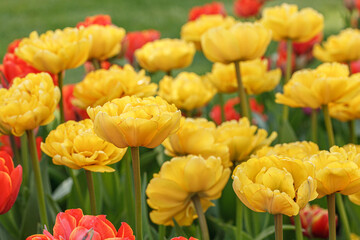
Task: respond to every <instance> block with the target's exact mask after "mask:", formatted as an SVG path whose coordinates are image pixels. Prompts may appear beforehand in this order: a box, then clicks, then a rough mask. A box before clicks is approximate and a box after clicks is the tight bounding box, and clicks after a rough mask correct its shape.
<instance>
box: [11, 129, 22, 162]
mask: <svg viewBox="0 0 360 240" xmlns="http://www.w3.org/2000/svg"><path fill="white" fill-rule="evenodd" d="M9 138H10V144H11V148H12V151H13V153H14V160H15V161H14V162H15V165H19V164H20V153H19V149H18V147H17V146H16V143H15V136H14V135H10V136H9Z"/></svg>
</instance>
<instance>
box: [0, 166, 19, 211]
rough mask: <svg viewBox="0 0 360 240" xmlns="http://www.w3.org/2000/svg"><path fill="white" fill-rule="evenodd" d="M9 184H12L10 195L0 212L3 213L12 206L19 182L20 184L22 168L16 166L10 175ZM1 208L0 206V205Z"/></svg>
mask: <svg viewBox="0 0 360 240" xmlns="http://www.w3.org/2000/svg"><path fill="white" fill-rule="evenodd" d="M11 182H12V189H11V194H10V197H9V199H8V202H7V204H6V205H5V208H4V209H3V210H2V211H4V212H7V211H9V210H10V208H11V207H12V206H13V205H14V203H15V200H16V198H17V196H18V193H19V190H20V186H21V182H22V167H21V166H20V165H18V166H17V167H16V168H15V169H14V171H13V172H12V173H11ZM0 206H1V204H0Z"/></svg>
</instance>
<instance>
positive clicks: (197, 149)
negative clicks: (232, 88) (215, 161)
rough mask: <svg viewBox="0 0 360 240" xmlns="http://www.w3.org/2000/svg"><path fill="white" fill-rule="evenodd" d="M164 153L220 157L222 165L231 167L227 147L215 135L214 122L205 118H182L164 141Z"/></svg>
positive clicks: (173, 155)
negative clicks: (176, 128)
mask: <svg viewBox="0 0 360 240" xmlns="http://www.w3.org/2000/svg"><path fill="white" fill-rule="evenodd" d="M163 145H164V147H165V153H166V154H167V155H169V156H172V157H175V156H184V155H188V154H192V155H201V156H203V157H205V158H207V157H210V156H215V157H220V158H221V160H222V164H223V166H224V167H231V166H232V163H231V162H230V159H229V149H228V147H227V146H226V144H224V143H220V142H219V141H218V139H217V136H216V126H215V123H213V122H210V121H208V120H206V119H205V118H196V119H192V118H184V117H183V118H182V119H181V123H180V128H179V130H178V131H177V132H176V133H175V134H173V135H170V136H169V137H168V138H167V139H166V140H165V141H164V142H163Z"/></svg>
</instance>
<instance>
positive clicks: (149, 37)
mask: <svg viewBox="0 0 360 240" xmlns="http://www.w3.org/2000/svg"><path fill="white" fill-rule="evenodd" d="M158 39H160V32H159V31H156V30H153V29H149V30H143V31H138V32H128V33H127V34H126V36H125V38H124V39H123V42H122V45H123V48H124V49H125V50H124V51H125V58H126V59H127V60H128V61H129V62H130V63H131V64H133V63H134V53H135V51H136V50H137V49H139V48H141V47H142V46H144V45H145V44H146V43H148V42H153V41H155V40H158Z"/></svg>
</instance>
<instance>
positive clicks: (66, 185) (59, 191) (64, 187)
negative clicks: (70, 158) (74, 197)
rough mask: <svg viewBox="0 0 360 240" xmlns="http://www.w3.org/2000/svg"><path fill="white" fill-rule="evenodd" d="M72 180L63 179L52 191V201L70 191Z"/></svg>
mask: <svg viewBox="0 0 360 240" xmlns="http://www.w3.org/2000/svg"><path fill="white" fill-rule="evenodd" d="M72 186H73V180H72V179H71V178H67V179H65V180H64V181H63V182H62V183H61V184H60V185H59V186H58V187H57V188H56V189H55V191H54V192H53V194H52V198H53V199H54V201H60V200H61V199H64V198H65V197H66V196H67V195H69V194H70V193H71V189H72Z"/></svg>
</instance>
